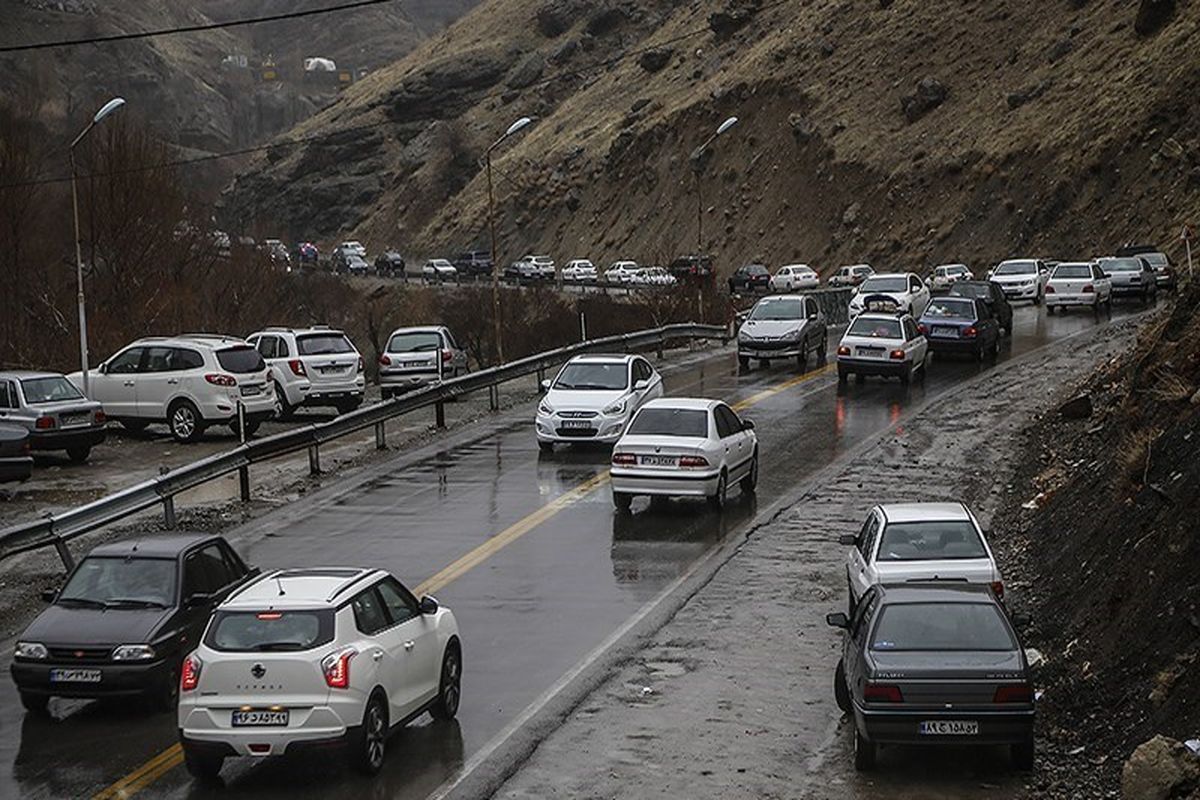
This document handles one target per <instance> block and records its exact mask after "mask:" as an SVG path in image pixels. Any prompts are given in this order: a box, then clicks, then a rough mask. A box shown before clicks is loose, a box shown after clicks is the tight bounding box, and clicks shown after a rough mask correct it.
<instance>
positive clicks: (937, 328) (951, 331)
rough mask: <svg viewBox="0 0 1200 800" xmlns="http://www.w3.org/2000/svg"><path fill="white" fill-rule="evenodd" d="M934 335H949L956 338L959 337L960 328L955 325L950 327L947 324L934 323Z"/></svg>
mask: <svg viewBox="0 0 1200 800" xmlns="http://www.w3.org/2000/svg"><path fill="white" fill-rule="evenodd" d="M933 335H934V336H949V337H952V338H954V339H957V338H958V328H953V327H950V326H947V325H934V326H933Z"/></svg>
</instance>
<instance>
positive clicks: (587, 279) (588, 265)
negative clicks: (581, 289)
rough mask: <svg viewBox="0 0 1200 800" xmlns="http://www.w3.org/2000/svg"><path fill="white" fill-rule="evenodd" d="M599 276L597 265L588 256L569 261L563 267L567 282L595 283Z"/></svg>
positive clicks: (563, 276)
mask: <svg viewBox="0 0 1200 800" xmlns="http://www.w3.org/2000/svg"><path fill="white" fill-rule="evenodd" d="M599 277H600V276H599V274H598V272H597V271H596V265H595V264H593V263H592V262H591V261H588V260H587V259H586V258H576V259H574V260H572V261H568V262H567V264H566V266H564V267H563V268H562V279H563V280H564V281H565V282H567V283H594V282H595V281H597V280H598V279H599Z"/></svg>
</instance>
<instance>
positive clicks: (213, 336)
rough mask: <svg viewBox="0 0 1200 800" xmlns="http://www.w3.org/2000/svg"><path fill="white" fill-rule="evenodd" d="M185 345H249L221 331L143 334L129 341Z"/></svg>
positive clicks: (213, 346)
mask: <svg viewBox="0 0 1200 800" xmlns="http://www.w3.org/2000/svg"><path fill="white" fill-rule="evenodd" d="M135 344H136V345H152V344H166V345H175V344H178V345H187V346H188V347H207V348H210V349H212V350H216V349H217V348H220V347H228V346H230V345H246V346H249V345H248V344H247V342H246V340H245V339H243V338H242V337H240V336H229V335H226V334H223V333H181V334H178V335H176V336H143V337H142V338H140V339H136V340H135V341H132V342H130V343H129V345H126V346H127V347H128V346H132V345H135Z"/></svg>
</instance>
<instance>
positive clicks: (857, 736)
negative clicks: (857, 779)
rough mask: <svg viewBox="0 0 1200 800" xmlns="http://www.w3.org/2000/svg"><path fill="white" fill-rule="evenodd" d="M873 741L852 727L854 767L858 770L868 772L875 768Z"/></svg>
mask: <svg viewBox="0 0 1200 800" xmlns="http://www.w3.org/2000/svg"><path fill="white" fill-rule="evenodd" d="M875 751H876V746H875V743H874V742H872V741H871V740H869V739H867V738H866V737H865V736H863V735H862V733H861V732H859V730H858V727H857V726H855V728H854V769H855V770H857V771H858V772H870V771H871V770H873V769H875Z"/></svg>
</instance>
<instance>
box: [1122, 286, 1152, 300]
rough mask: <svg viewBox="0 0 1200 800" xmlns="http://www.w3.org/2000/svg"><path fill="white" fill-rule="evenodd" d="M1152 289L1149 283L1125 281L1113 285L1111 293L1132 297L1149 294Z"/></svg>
mask: <svg viewBox="0 0 1200 800" xmlns="http://www.w3.org/2000/svg"><path fill="white" fill-rule="evenodd" d="M1151 291H1153V289H1152V288H1151V287H1150V284H1149V283H1127V284H1124V285H1121V286H1117V285H1115V284H1114V285H1113V294H1114V295H1115V296H1117V297H1133V296H1135V295H1143V294H1149V293H1150V292H1151Z"/></svg>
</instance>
